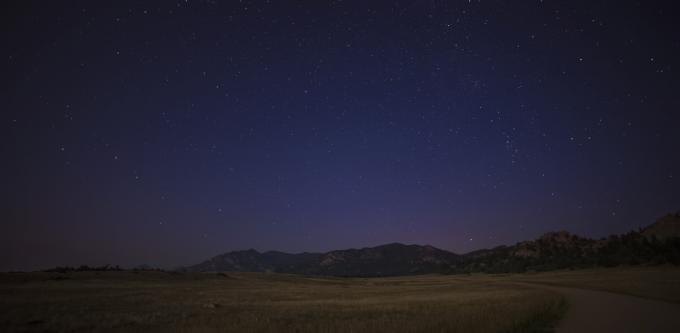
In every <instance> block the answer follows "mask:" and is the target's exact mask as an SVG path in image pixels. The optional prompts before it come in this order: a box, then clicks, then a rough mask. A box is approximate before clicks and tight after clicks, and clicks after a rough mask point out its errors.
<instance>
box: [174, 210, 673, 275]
mask: <svg viewBox="0 0 680 333" xmlns="http://www.w3.org/2000/svg"><path fill="white" fill-rule="evenodd" d="M662 263H672V264H680V213H676V214H669V215H666V216H664V217H662V218H660V219H659V220H657V222H655V223H654V224H652V225H650V226H648V227H646V228H642V229H640V230H639V231H631V232H629V233H627V234H624V235H612V236H609V237H607V238H602V239H591V238H584V237H580V236H577V235H574V234H570V233H569V232H567V231H558V232H549V233H546V234H545V235H543V236H541V237H540V238H538V239H536V240H532V241H523V242H519V243H517V244H515V245H511V246H505V245H503V246H498V247H496V248H493V249H483V250H478V251H474V252H470V253H467V254H464V255H457V254H454V253H451V252H448V251H445V250H441V249H438V248H435V247H432V246H429V245H425V246H421V245H404V244H399V243H392V244H386V245H381V246H376V247H367V248H361V249H348V250H338V251H331V252H327V253H298V254H289V253H284V252H278V251H268V252H264V253H261V252H258V251H256V250H252V249H251V250H246V251H234V252H228V253H225V254H222V255H218V256H216V257H214V258H212V259H209V260H206V261H204V262H202V263H200V264H198V265H194V266H190V267H187V268H185V269H184V270H186V271H191V272H218V271H225V272H228V271H243V272H279V273H293V274H308V275H334V276H366V277H368V276H390V275H411V274H426V273H471V272H488V273H507V272H525V271H546V270H554V269H565V268H586V267H597V266H616V265H636V264H662Z"/></svg>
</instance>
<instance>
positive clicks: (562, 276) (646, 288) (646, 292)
mask: <svg viewBox="0 0 680 333" xmlns="http://www.w3.org/2000/svg"><path fill="white" fill-rule="evenodd" d="M495 279H500V280H505V281H513V280H516V281H526V282H534V283H543V284H548V285H556V286H565V287H576V288H584V289H593V290H603V291H610V292H615V293H620V294H627V295H633V296H638V297H645V298H651V299H658V300H663V301H667V302H672V303H679V304H680V267H677V266H652V267H649V266H647V267H645V266H637V267H617V268H606V269H588V270H573V271H556V272H545V273H535V274H513V275H510V276H496V277H495Z"/></svg>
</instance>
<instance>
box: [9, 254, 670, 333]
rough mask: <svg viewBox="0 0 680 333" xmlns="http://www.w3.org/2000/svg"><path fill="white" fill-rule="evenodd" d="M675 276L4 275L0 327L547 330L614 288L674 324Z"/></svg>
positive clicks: (602, 272) (658, 272)
mask: <svg viewBox="0 0 680 333" xmlns="http://www.w3.org/2000/svg"><path fill="white" fill-rule="evenodd" d="M678 281H680V269H678V268H677V267H653V268H644V267H638V268H613V269H597V270H585V271H564V272H551V273H538V274H514V275H486V274H477V275H423V276H410V277H392V278H333V277H309V276H295V275H284V274H267V273H229V274H215V273H204V274H200V273H166V272H139V273H134V272H72V273H66V274H63V273H6V274H2V275H0V331H2V332H65V331H69V332H74V331H75V332H91V331H95V332H102V331H126V332H129V331H152V332H167V331H179V332H217V331H219V332H295V331H298V332H350V331H351V332H376V331H378V332H527V331H528V332H542V331H550V330H551V329H552V328H553V327H554V326H558V327H559V328H558V329H559V330H561V331H569V330H568V329H569V327H564V323H565V322H564V321H560V318H562V317H563V315H564V314H565V313H566V316H564V318H565V320H568V322H567V323H572V321H574V318H573V316H574V315H575V316H576V319H575V321H576V325H577V329H578V328H579V326H578V325H583V324H585V323H588V322H590V321H589V320H588V318H587V316H588V314H587V313H586V314H584V312H583V311H579V308H580V307H583V306H586V305H584V304H587V303H589V302H583V298H580V299H576V298H574V297H573V296H574V295H573V292H571V291H572V290H576V291H582V292H584V293H586V296H585V297H586V298H588V297H595V299H599V298H600V296H598V295H599V293H601V292H600V291H591V290H604V291H605V292H604V293H605V294H606V295H615V296H614V297H615V299H614V301H613V302H614V303H621V299H623V300H627V301H628V302H631V304H633V305H632V307H633V308H632V309H633V312H635V306H636V304H638V303H639V302H642V303H641V304H642V306H644V307H646V308H650V306H649V304H662V305H661V307H660V308H659V309H661V308H663V311H664V312H662V313H661V314H660V316H659V315H655V316H654V317H653V318H654V320H655V321H657V322H662V324H663V322H666V320H667V321H668V323H673V320H677V318H680V315H677V314H680V312H678V311H680V305H679V304H678V303H680V283H678ZM558 286H559V287H558ZM565 287H567V288H565ZM574 288H577V289H574ZM565 290H566V291H565ZM611 292H615V293H611ZM593 295H595V296H593ZM639 296H640V297H639ZM616 297H621V298H620V299H618V298H616ZM641 297H644V298H641ZM565 300H566V301H571V302H572V303H573V304H568V302H565ZM574 300H576V302H575V303H574ZM631 300H632V301H631ZM638 301H639V302H638ZM605 302H607V300H605ZM644 302H651V303H644ZM674 303H675V304H674ZM652 309H654V308H653V307H652ZM614 310H616V309H614ZM676 310H677V311H676ZM616 311H618V310H616ZM660 311H661V310H660ZM653 312H654V313H656V312H657V311H653ZM624 314H625V313H624ZM672 314H676V315H672ZM584 316H586V317H585V318H584ZM593 316H603V314H599V315H597V314H593ZM636 316H637V317H636ZM640 316H645V313H641V314H630V313H629V314H627V315H626V316H623V317H621V316H618V317H617V319H618V320H619V321H624V324H625V320H631V321H638V322H640V321H642V322H644V321H645V320H646V318H645V317H640ZM666 317H669V318H666ZM673 317H674V318H673ZM606 320H607V319H605V321H606ZM579 322H580V323H581V324H579ZM605 324H606V323H605ZM560 325H562V326H560ZM569 325H573V323H572V324H569ZM624 326H625V325H624ZM661 326H663V325H661ZM582 327H583V326H581V328H582ZM565 329H566V330H565Z"/></svg>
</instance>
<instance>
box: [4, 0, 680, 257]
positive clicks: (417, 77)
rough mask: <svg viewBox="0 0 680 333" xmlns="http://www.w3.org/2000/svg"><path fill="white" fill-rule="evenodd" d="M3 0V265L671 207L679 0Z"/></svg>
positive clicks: (478, 232)
mask: <svg viewBox="0 0 680 333" xmlns="http://www.w3.org/2000/svg"><path fill="white" fill-rule="evenodd" d="M2 6H3V7H4V8H3V10H2V12H3V14H2V15H3V22H4V23H3V29H2V40H3V43H2V44H3V57H4V60H3V73H4V74H3V75H2V94H1V96H0V98H1V101H2V105H3V106H2V109H3V111H2V118H1V119H0V130H1V132H2V136H3V140H2V156H3V163H2V170H3V172H2V184H3V185H2V192H1V193H2V198H1V199H2V200H1V203H0V205H1V208H2V210H1V211H0V212H1V214H2V215H1V216H0V217H1V218H2V223H1V225H0V244H1V245H0V246H1V248H0V253H1V254H0V259H1V260H0V269H2V270H10V269H37V268H46V267H50V266H55V265H78V264H91V265H92V264H106V263H109V264H120V265H126V266H129V265H136V264H142V263H147V264H150V265H153V266H161V267H172V266H178V265H183V264H191V263H195V262H198V261H200V260H202V259H205V258H207V257H210V256H212V255H215V254H218V253H222V252H225V251H228V250H236V249H246V248H256V249H259V250H270V249H277V250H282V251H291V252H298V251H326V250H331V249H341V248H349V247H362V246H373V245H378V244H382V243H388V242H405V243H419V244H432V245H434V246H437V247H441V248H444V249H448V250H452V251H455V252H459V253H460V252H467V251H470V250H475V249H479V248H483V247H491V246H496V245H500V244H511V243H514V242H516V241H520V240H525V239H531V238H535V237H538V236H539V235H540V234H542V233H543V232H546V231H550V230H561V229H566V230H569V231H572V232H575V233H578V234H581V235H585V236H591V237H600V236H604V235H607V234H610V233H620V232H625V231H628V230H630V229H633V228H638V227H640V226H643V225H646V224H649V223H651V222H653V221H654V219H655V218H656V217H658V216H660V215H663V214H665V213H668V212H671V211H677V210H678V209H680V156H679V154H678V151H680V149H678V146H679V143H680V130H678V128H679V126H680V115H679V114H678V113H679V110H680V96H679V93H680V85H679V83H680V77H679V75H678V69H679V68H680V34H678V33H677V32H678V31H680V27H679V25H680V23H678V21H677V19H676V18H677V12H678V11H677V8H674V7H673V2H672V1H668V2H657V1H639V2H634V1H568V2H567V1H547V0H546V1H451V2H449V1H375V2H374V1H370V2H369V1H224V2H220V1H191V0H189V1H179V2H176V1H155V2H152V1H144V2H139V1H130V2H126V1H117V2H113V3H111V4H106V5H104V4H102V3H99V2H91V1H75V2H68V3H63V2H44V1H42V2H31V1H16V2H14V3H12V2H6V3H4V4H3V5H2Z"/></svg>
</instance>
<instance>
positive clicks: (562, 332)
mask: <svg viewBox="0 0 680 333" xmlns="http://www.w3.org/2000/svg"><path fill="white" fill-rule="evenodd" d="M532 285H533V286H540V287H541V288H546V289H550V290H554V291H557V292H559V293H561V294H563V295H564V296H565V297H566V298H567V301H568V302H569V310H568V311H567V313H566V314H565V316H564V318H563V319H562V320H561V321H560V323H559V324H558V326H557V330H556V331H557V333H572V332H580V333H589V332H600V333H601V332H617V333H621V332H655V333H663V332H680V305H678V304H672V303H666V302H662V301H656V300H651V299H646V298H640V297H635V296H628V295H622V294H615V293H610V292H604V291H595V290H586V289H577V288H566V287H554V286H547V285H539V284H532Z"/></svg>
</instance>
